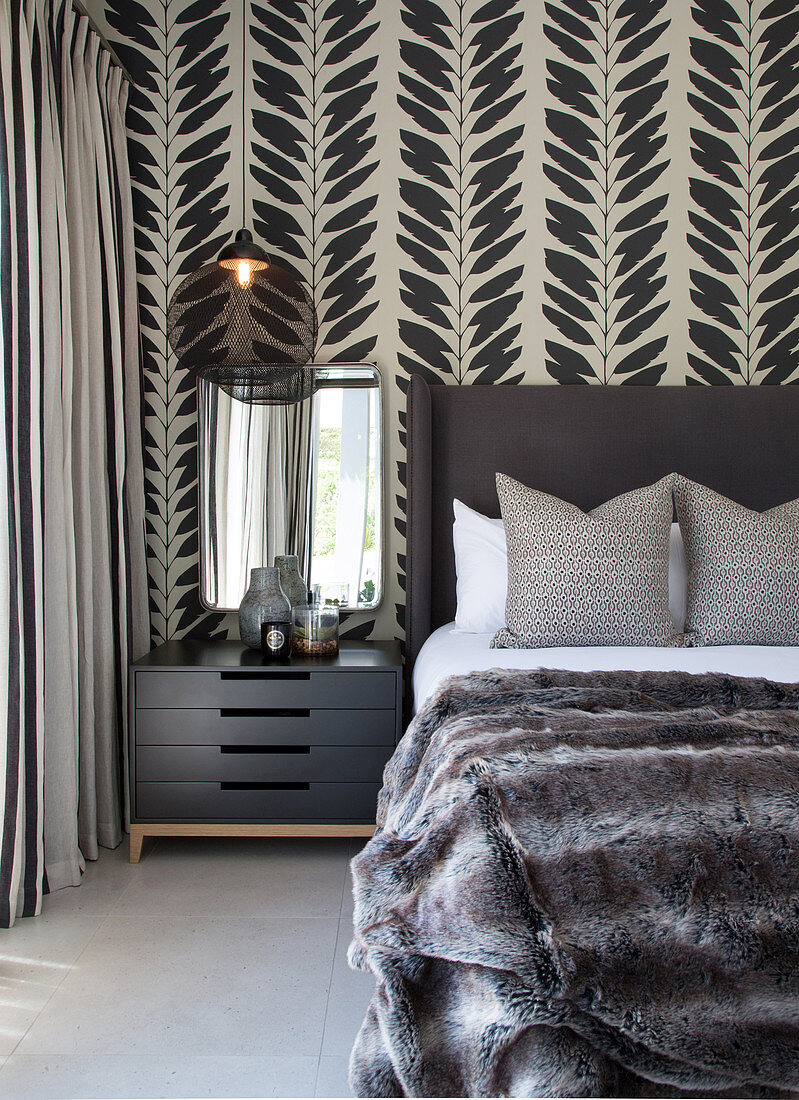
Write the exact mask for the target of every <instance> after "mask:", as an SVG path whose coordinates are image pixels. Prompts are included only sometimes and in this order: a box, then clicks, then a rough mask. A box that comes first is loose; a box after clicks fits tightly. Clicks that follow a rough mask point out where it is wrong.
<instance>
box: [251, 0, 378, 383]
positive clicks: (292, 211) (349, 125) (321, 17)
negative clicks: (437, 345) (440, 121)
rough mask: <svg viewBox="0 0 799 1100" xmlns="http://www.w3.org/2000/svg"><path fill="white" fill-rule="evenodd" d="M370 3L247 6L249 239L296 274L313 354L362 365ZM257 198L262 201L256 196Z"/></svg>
mask: <svg viewBox="0 0 799 1100" xmlns="http://www.w3.org/2000/svg"><path fill="white" fill-rule="evenodd" d="M374 8H375V0H355V2H350V3H344V2H343V0H296V2H291V3H284V2H280V3H278V2H275V0H273V2H272V3H269V4H258V3H252V5H251V19H252V21H251V24H250V27H249V34H250V38H251V41H252V43H253V55H254V56H253V79H254V83H253V88H254V91H255V96H256V97H257V101H258V104H259V105H258V106H257V107H256V108H255V110H254V111H253V115H252V123H253V130H254V139H253V141H252V145H251V152H252V162H251V165H250V173H251V176H252V179H253V180H254V181H255V183H256V184H257V187H256V189H255V190H256V197H255V198H254V200H253V211H254V218H253V224H254V228H255V232H256V233H257V234H258V235H259V236H260V237H261V238H262V239H263V240H264V241H265V242H266V243H267V247H268V248H269V250H270V251H271V252H274V254H275V255H276V256H277V257H279V259H280V262H281V263H283V264H284V266H285V267H287V268H292V269H293V270H295V271H296V272H297V273H298V274H299V275H300V276H301V277H302V278H304V279H305V280H306V281H307V283H308V286H309V288H310V291H311V295H312V297H313V300H314V303H315V305H316V309H317V312H318V315H319V346H318V348H317V352H316V357H317V358H320V359H326V360H331V361H334V360H339V361H351V362H355V361H359V360H364V359H368V358H369V356H370V355H371V354H372V352H373V351H374V348H375V345H376V343H377V335H376V333H375V331H374V327H373V321H372V314H373V313H374V311H375V309H376V308H377V299H376V297H375V295H374V284H375V276H374V273H373V270H372V269H373V266H374V260H375V255H374V252H373V251H371V248H372V236H373V234H374V231H375V228H376V225H377V223H376V220H375V208H376V206H377V196H376V195H375V194H370V193H369V192H368V190H367V186H368V184H369V183H370V179H371V176H372V174H373V173H374V171H375V169H376V167H377V160H376V158H375V156H374V145H375V141H376V136H375V126H374V123H375V115H374V111H373V110H372V109H371V108H370V102H371V100H372V98H373V96H374V93H375V91H376V88H377V82H376V77H375V70H376V69H377V56H376V55H374V54H373V52H371V51H370V50H369V49H368V48H367V47H368V46H369V45H370V40H371V39H372V36H373V35H374V32H375V29H376V26H377V23H376V21H375V18H374ZM265 196H268V198H267V197H265Z"/></svg>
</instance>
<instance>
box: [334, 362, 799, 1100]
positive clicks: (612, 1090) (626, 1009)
mask: <svg viewBox="0 0 799 1100" xmlns="http://www.w3.org/2000/svg"><path fill="white" fill-rule="evenodd" d="M797 424H799V391H797V390H796V389H794V388H791V387H781V388H777V387H773V388H771V387H759V388H752V389H744V388H743V387H738V388H736V387H717V388H704V387H685V388H683V387H679V388H677V387H674V388H672V387H652V388H649V387H641V388H635V387H608V388H593V387H591V388H589V387H484V388H483V387H462V388H459V387H438V386H435V387H429V386H427V385H426V384H425V382H424V381H423V380H422V379H421V378H420V377H418V376H416V377H414V378H413V379H412V382H411V386H410V391H409V401H408V419H407V430H408V436H407V446H408V531H407V562H406V566H407V568H406V572H407V589H406V592H407V611H406V615H407V619H406V638H407V641H406V647H407V648H406V661H407V672H408V698H409V699H410V700H415V704H414V709H415V710H416V711H417V712H418V713H417V716H416V718H415V720H414V722H413V724H412V725H411V727H410V729H409V731H408V733H407V734H406V736H405V738H404V739H403V742H402V744H401V745H400V747H399V749H398V751H397V753H396V754H395V758H394V760H393V761H392V762H391V764H390V765H389V768H388V769H387V772H386V778H385V787H384V790H383V792H382V794H381V803H380V808H379V816H378V824H379V825H380V829H379V831H378V834H377V835H376V837H375V838H374V840H373V841H372V842H370V844H369V845H368V846H367V848H366V849H365V850H364V852H363V853H362V854H361V855H360V856H359V857H357V858H356V860H355V861H354V863H353V874H354V882H355V897H356V908H355V930H356V935H355V939H354V942H353V945H352V947H351V950H350V959H351V962H352V963H353V965H356V966H359V967H361V968H363V969H366V970H370V971H371V972H372V973H374V974H375V976H376V978H377V980H378V986H377V992H376V995H375V998H374V1000H373V1002H372V1005H371V1007H370V1009H369V1012H368V1014H367V1017H366V1019H365V1021H364V1025H363V1027H362V1029H361V1033H360V1035H359V1037H358V1041H357V1043H356V1046H355V1049H354V1051H353V1057H352V1062H351V1079H352V1083H353V1087H354V1088H355V1089H356V1090H357V1091H358V1094H359V1095H379V1096H383V1095H420V1096H423V1095H441V1096H450V1095H569V1096H572V1095H684V1094H689V1095H697V1094H701V1095H724V1094H730V1092H732V1094H734V1095H783V1094H784V1092H783V1091H781V1090H789V1091H790V1090H799V1071H798V1070H797V1066H799V985H797V979H796V976H795V975H796V972H797V969H798V968H799V868H797V855H796V853H797V851H799V833H798V832H797V826H796V822H795V818H796V812H795V811H796V805H797V803H799V754H798V751H797V750H798V749H799V718H797V702H798V701H799V694H798V693H797V691H796V689H794V688H793V687H791V686H790V685H792V684H794V683H796V682H797V681H799V647H767V646H714V647H705V648H700V649H664V648H647V647H605V648H603V649H602V650H599V649H590V650H589V649H587V648H585V647H577V648H575V647H569V648H559V649H545V650H536V651H533V650H490V649H489V648H488V647H489V640H490V639H489V637H488V636H487V635H484V636H480V635H474V634H472V635H458V634H456V633H453V632H452V621H453V618H454V612H455V569H454V555H453V549H452V501H453V499H454V498H458V499H460V500H462V501H464V502H466V503H467V504H468V505H469V506H470V507H472V508H474V509H477V510H478V511H480V512H482V513H484V514H485V515H489V516H497V515H498V514H499V509H498V503H497V497H496V491H495V486H494V475H495V473H496V472H497V471H502V472H504V473H506V474H508V475H509V476H510V477H512V478H515V479H517V480H518V481H520V482H522V483H524V484H526V485H535V486H536V487H537V488H538V489H541V490H543V491H545V492H547V493H551V494H553V495H555V496H557V497H560V498H562V499H565V500H569V501H571V502H573V503H574V504H576V505H578V506H579V507H580V508H582V509H584V510H589V509H591V508H593V507H595V506H596V505H598V504H600V503H601V502H603V501H606V500H608V499H610V498H612V497H614V496H618V495H619V494H621V493H625V492H628V491H629V490H632V489H634V488H636V487H637V486H641V485H645V484H649V483H651V482H655V481H657V480H658V479H659V478H662V477H663V476H664V475H666V474H668V473H669V472H670V471H674V470H677V471H680V472H681V473H683V474H684V475H686V476H687V477H689V478H691V479H693V480H695V481H697V482H700V483H702V484H704V485H707V486H710V487H711V488H712V489H715V490H716V491H717V492H720V493H723V494H724V495H725V496H729V497H731V498H732V499H734V500H736V501H738V502H739V503H740V504H743V505H745V506H746V507H747V508H751V509H754V510H757V511H763V510H765V509H768V508H771V507H773V506H775V505H777V504H780V503H782V502H784V501H787V500H790V499H792V498H795V497H797V496H799V437H798V436H797V431H796V425H797Z"/></svg>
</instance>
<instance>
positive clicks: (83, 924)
mask: <svg viewBox="0 0 799 1100" xmlns="http://www.w3.org/2000/svg"><path fill="white" fill-rule="evenodd" d="M102 920H103V917H102V916H98V915H94V916H89V915H86V914H83V913H71V912H68V911H66V910H65V911H64V912H60V913H53V912H52V911H49V910H48V911H46V912H44V913H43V914H42V915H41V916H38V917H30V918H28V917H25V918H20V919H19V920H18V921H17V922H16V924H15V925H14V926H13V928H9V929H5V930H3V932H2V934H0V1055H3V1056H6V1055H8V1054H11V1053H12V1051H13V1050H14V1048H15V1047H16V1045H17V1043H18V1042H19V1041H20V1039H22V1037H23V1035H24V1034H25V1033H26V1031H27V1030H28V1028H29V1027H30V1026H31V1024H32V1023H33V1021H34V1020H35V1019H36V1017H37V1016H38V1014H39V1013H40V1012H41V1010H42V1009H43V1008H44V1006H45V1005H46V1004H47V1002H48V1001H49V999H50V997H51V996H52V994H53V991H54V990H55V989H56V988H57V987H58V986H59V985H60V983H61V982H62V981H63V979H64V978H65V977H66V975H67V974H68V973H69V970H70V967H71V965H72V964H73V963H74V962H75V960H76V959H77V958H78V956H79V955H80V953H81V952H82V951H83V949H84V948H85V947H86V945H87V944H88V943H89V941H90V940H91V938H92V936H93V935H94V933H95V932H96V931H97V929H98V928H99V926H100V924H101V922H102Z"/></svg>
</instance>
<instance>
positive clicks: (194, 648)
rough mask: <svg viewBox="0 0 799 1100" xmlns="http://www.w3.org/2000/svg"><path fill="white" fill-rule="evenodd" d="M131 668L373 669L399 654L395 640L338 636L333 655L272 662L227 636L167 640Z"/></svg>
mask: <svg viewBox="0 0 799 1100" xmlns="http://www.w3.org/2000/svg"><path fill="white" fill-rule="evenodd" d="M131 667H132V668H134V669H148V668H150V669H157V668H161V669H163V668H171V669H181V670H184V669H185V670H186V671H190V670H193V669H207V670H219V671H223V672H224V671H227V670H228V669H235V668H249V669H252V668H263V669H264V670H269V669H275V670H276V671H280V670H289V669H292V668H293V669H296V670H297V671H304V670H306V669H314V670H317V671H319V672H326V671H330V672H342V671H346V670H350V669H358V670H360V671H369V670H375V669H383V670H386V669H401V668H402V656H401V653H400V646H399V642H394V641H374V642H373V641H368V642H355V641H348V640H346V639H342V641H341V643H340V647H339V651H338V653H337V655H336V656H335V657H292V659H291V660H290V661H286V662H284V663H276V662H274V661H265V660H264V658H263V655H262V654H261V652H260V651H259V650H257V649H250V648H249V647H248V646H245V645H244V644H243V642H240V641H233V640H230V639H224V640H223V639H211V640H209V641H171V642H165V643H164V644H163V645H159V646H157V647H156V648H155V649H153V650H151V651H150V652H149V653H146V654H145V655H144V656H143V657H140V658H139V659H138V661H134V662H133V664H132V666H131Z"/></svg>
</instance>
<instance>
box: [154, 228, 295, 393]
mask: <svg viewBox="0 0 799 1100" xmlns="http://www.w3.org/2000/svg"><path fill="white" fill-rule="evenodd" d="M167 333H168V336H169V343H170V345H171V346H172V350H173V351H174V352H175V354H176V355H177V357H178V361H179V363H180V366H181V367H185V368H186V369H188V370H190V371H191V372H192V373H193V374H194V375H195V377H197V378H206V379H208V381H209V382H214V383H216V385H218V386H220V387H221V388H222V389H223V390H224V391H225V393H227V394H229V395H230V396H231V397H235V398H236V399H237V400H239V401H245V402H247V403H249V404H256V405H286V404H294V403H295V402H297V401H302V400H304V399H305V398H306V397H310V396H311V394H312V393H313V392H314V390H315V389H316V384H315V379H316V370H315V368H314V367H313V365H311V360H312V359H313V354H314V348H315V345H316V335H317V319H316V311H315V309H314V306H313V302H312V301H311V296H310V294H309V293H308V291H307V290H306V288H305V287H304V286H303V285H302V283H300V282H299V280H298V279H296V278H295V277H294V276H293V275H292V274H290V272H288V271H286V270H285V269H284V268H282V267H278V265H277V264H273V263H271V262H270V260H269V258H268V257H267V255H266V253H265V252H264V251H263V249H262V248H260V247H259V246H258V245H257V244H255V243H254V242H253V240H252V237H251V236H250V234H249V233H248V232H247V230H246V229H241V230H239V232H238V233H237V234H236V239H235V241H233V242H232V243H231V244H228V245H226V246H225V247H224V248H223V249H222V251H221V252H220V254H219V259H218V260H217V261H216V262H215V263H210V264H205V265H204V266H203V267H201V268H199V269H198V270H197V271H193V272H192V273H191V274H190V275H189V276H188V277H187V278H186V279H184V280H183V282H182V283H181V284H180V286H179V287H178V288H177V290H176V291H175V294H174V296H173V298H172V301H171V302H170V304H169V310H168V313H167Z"/></svg>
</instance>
